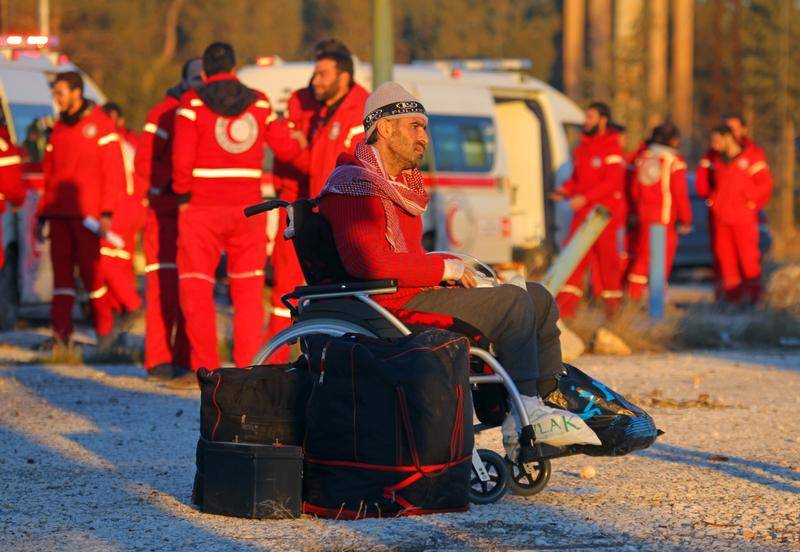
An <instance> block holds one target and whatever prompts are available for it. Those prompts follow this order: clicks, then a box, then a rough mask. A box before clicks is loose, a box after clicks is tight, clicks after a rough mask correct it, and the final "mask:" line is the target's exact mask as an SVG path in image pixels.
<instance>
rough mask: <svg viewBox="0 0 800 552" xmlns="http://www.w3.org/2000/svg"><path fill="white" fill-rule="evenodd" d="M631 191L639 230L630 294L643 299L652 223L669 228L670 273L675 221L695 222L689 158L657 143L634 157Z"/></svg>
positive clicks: (675, 245)
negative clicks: (687, 172)
mask: <svg viewBox="0 0 800 552" xmlns="http://www.w3.org/2000/svg"><path fill="white" fill-rule="evenodd" d="M634 167H635V170H634V173H633V178H632V180H631V186H630V195H631V199H632V200H633V202H634V205H635V206H636V214H637V217H638V220H639V232H637V239H636V244H635V249H634V251H635V253H634V257H633V262H632V263H631V268H630V270H629V272H628V294H629V295H630V296H631V298H633V299H640V298H641V297H642V294H643V293H644V290H645V289H646V287H647V284H648V281H649V280H648V274H649V273H650V226H651V225H653V224H663V225H664V226H666V230H667V251H666V259H665V266H666V277H667V278H669V274H670V272H671V271H672V263H673V261H674V259H675V250H676V249H677V248H678V232H677V231H676V229H675V223H676V222H678V221H680V222H681V223H682V224H687V225H688V224H691V223H692V207H691V204H690V202H689V189H688V186H687V184H686V162H685V161H684V160H683V158H682V157H681V156H680V154H679V153H678V152H677V151H676V150H674V149H673V148H670V147H667V146H662V145H660V144H653V145H651V146H649V147H648V148H647V149H646V150H644V151H643V152H642V153H640V154H639V156H638V157H637V158H636V160H635V161H634Z"/></svg>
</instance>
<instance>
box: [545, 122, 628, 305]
mask: <svg viewBox="0 0 800 552" xmlns="http://www.w3.org/2000/svg"><path fill="white" fill-rule="evenodd" d="M563 189H564V192H565V194H566V196H567V197H574V196H577V195H582V196H584V197H585V198H586V200H587V201H586V205H584V206H583V207H581V208H580V209H579V210H578V211H577V212H576V213H575V215H574V216H573V217H572V224H571V227H570V236H569V239H572V236H573V235H574V234H575V232H576V231H577V230H578V228H579V227H580V225H581V224H582V223H583V221H584V220H585V219H586V217H587V216H588V215H589V212H590V211H591V210H592V208H593V207H595V206H596V205H603V206H605V207H606V208H607V209H608V210H609V211H611V212H612V214H613V213H614V211H615V210H617V209H618V204H617V202H618V199H619V194H621V193H624V189H625V159H624V154H623V152H622V148H621V147H620V144H619V137H618V135H617V133H615V132H604V133H603V134H598V135H595V136H587V135H584V136H583V139H582V140H581V143H580V145H579V146H578V148H577V149H576V150H575V154H574V170H573V173H572V177H571V178H570V179H569V180H567V181H566V182H565V183H564V184H563ZM616 230H617V228H616V225H615V224H614V221H613V220H612V221H611V222H609V224H608V225H607V226H606V228H605V229H604V230H603V232H602V233H601V234H600V236H599V237H598V238H597V241H596V242H595V243H594V245H593V246H592V248H591V249H590V250H589V252H588V253H587V254H586V257H584V258H583V260H582V261H581V262H580V264H579V265H578V266H577V268H576V269H575V271H574V272H573V273H572V275H571V276H570V278H569V279H568V280H567V283H566V284H565V285H564V287H563V288H562V289H561V291H560V292H559V294H558V296H557V297H556V300H557V302H558V307H559V311H560V313H561V316H562V317H563V318H571V317H573V316H574V315H575V311H576V310H577V308H578V304H579V303H580V299H581V297H582V296H583V275H584V272H585V271H586V269H587V268H588V267H589V266H591V263H592V262H593V261H594V262H596V263H597V264H596V266H597V267H598V268H599V273H600V280H601V284H602V291H601V293H600V296H601V297H602V298H603V300H604V301H605V303H606V310H607V312H608V313H609V314H610V313H612V312H613V311H615V310H616V309H617V307H618V306H619V304H620V302H621V301H622V272H621V270H622V269H621V266H620V258H619V249H618V245H617V232H616Z"/></svg>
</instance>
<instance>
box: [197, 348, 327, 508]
mask: <svg viewBox="0 0 800 552" xmlns="http://www.w3.org/2000/svg"><path fill="white" fill-rule="evenodd" d="M197 377H198V381H199V382H200V436H201V438H200V440H199V441H198V442H197V454H196V464H197V472H196V474H195V480H194V488H193V491H192V502H193V503H194V504H197V505H198V506H200V507H201V508H202V507H203V489H204V488H205V486H206V481H205V469H204V459H205V456H206V450H205V444H206V443H209V442H219V443H251V444H258V445H293V446H298V447H299V446H302V444H303V436H304V435H305V423H306V419H305V418H306V403H307V402H308V397H309V394H310V393H311V383H312V382H311V378H310V376H309V372H308V366H307V364H306V363H305V362H304V361H303V360H302V359H301V360H299V361H298V362H296V363H294V364H275V365H265V366H251V367H249V368H244V369H242V368H219V369H217V370H206V369H200V371H199V372H198V374H197Z"/></svg>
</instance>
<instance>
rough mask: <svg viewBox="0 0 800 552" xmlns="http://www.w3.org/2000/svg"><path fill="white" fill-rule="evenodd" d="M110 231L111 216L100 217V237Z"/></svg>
mask: <svg viewBox="0 0 800 552" xmlns="http://www.w3.org/2000/svg"><path fill="white" fill-rule="evenodd" d="M109 230H111V215H102V216H101V217H100V235H101V236H105V235H106V234H108V231H109Z"/></svg>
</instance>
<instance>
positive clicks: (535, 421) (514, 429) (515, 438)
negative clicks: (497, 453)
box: [503, 395, 601, 462]
mask: <svg viewBox="0 0 800 552" xmlns="http://www.w3.org/2000/svg"><path fill="white" fill-rule="evenodd" d="M522 402H523V403H524V404H525V410H527V411H528V418H529V419H530V422H531V425H533V431H534V433H535V434H536V442H537V443H545V444H548V445H552V446H555V447H564V446H567V445H600V444H601V443H600V439H599V438H598V437H597V434H596V433H595V432H594V431H592V430H591V428H590V427H589V426H587V425H586V422H584V421H583V420H582V419H581V417H580V416H578V415H577V414H573V413H572V412H570V411H569V410H561V409H560V408H551V407H549V406H547V405H545V404H544V402H542V399H541V398H539V397H528V396H526V395H522ZM519 432H520V427H519V425H518V423H517V418H516V416H514V414H513V413H511V412H509V414H508V416H506V419H505V421H504V422H503V447H504V448H505V449H506V454H507V455H508V457H509V458H510V459H511V460H512V461H514V462H516V460H517V456H518V455H519Z"/></svg>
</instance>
